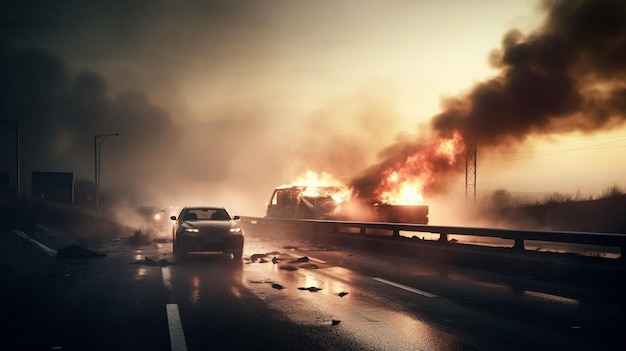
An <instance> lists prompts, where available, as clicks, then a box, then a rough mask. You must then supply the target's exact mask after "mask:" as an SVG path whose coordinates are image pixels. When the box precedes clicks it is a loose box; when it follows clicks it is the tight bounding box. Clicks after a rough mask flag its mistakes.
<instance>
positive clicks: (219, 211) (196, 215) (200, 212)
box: [170, 207, 244, 259]
mask: <svg viewBox="0 0 626 351" xmlns="http://www.w3.org/2000/svg"><path fill="white" fill-rule="evenodd" d="M170 218H171V219H172V220H173V221H175V222H174V225H173V228H172V243H173V244H172V245H173V251H174V255H176V256H178V257H185V256H187V255H188V254H191V253H202V252H221V253H223V254H225V255H228V256H230V255H231V254H232V255H233V257H234V258H235V259H241V256H242V254H243V241H244V240H243V237H244V234H243V229H242V228H241V226H240V225H239V216H235V217H234V218H231V217H230V215H229V214H228V212H227V211H226V209H224V208H223V207H185V208H183V209H182V210H181V212H180V214H179V215H178V217H176V216H172V217H170Z"/></svg>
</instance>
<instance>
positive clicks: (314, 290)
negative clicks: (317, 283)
mask: <svg viewBox="0 0 626 351" xmlns="http://www.w3.org/2000/svg"><path fill="white" fill-rule="evenodd" d="M298 290H308V291H309V292H318V291H320V290H322V289H320V288H317V287H314V286H310V287H308V288H302V287H300V288H298Z"/></svg>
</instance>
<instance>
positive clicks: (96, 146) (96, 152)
mask: <svg viewBox="0 0 626 351" xmlns="http://www.w3.org/2000/svg"><path fill="white" fill-rule="evenodd" d="M119 135H120V134H119V133H110V134H99V135H94V137H93V160H94V183H95V187H96V189H95V196H96V211H97V212H98V213H100V145H101V144H102V143H103V142H104V141H105V140H106V139H107V138H108V137H110V136H119Z"/></svg>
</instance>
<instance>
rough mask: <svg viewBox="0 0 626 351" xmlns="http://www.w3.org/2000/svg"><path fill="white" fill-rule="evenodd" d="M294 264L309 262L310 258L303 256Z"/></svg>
mask: <svg viewBox="0 0 626 351" xmlns="http://www.w3.org/2000/svg"><path fill="white" fill-rule="evenodd" d="M294 262H309V258H308V257H307V256H303V257H300V258H298V259H296V260H295V261H294Z"/></svg>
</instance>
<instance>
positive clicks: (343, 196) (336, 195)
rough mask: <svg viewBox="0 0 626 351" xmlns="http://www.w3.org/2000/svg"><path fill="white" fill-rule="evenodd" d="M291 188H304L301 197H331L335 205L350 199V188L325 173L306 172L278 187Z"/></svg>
mask: <svg viewBox="0 0 626 351" xmlns="http://www.w3.org/2000/svg"><path fill="white" fill-rule="evenodd" d="M292 186H301V187H304V191H303V193H302V195H303V196H331V197H332V198H333V200H335V202H337V203H343V202H346V201H348V200H350V198H351V197H352V189H351V188H349V187H348V186H346V185H345V184H343V183H342V182H341V181H340V180H338V179H337V178H335V177H333V176H332V175H330V174H328V173H326V172H320V173H317V172H315V171H312V170H306V171H304V172H302V173H301V174H299V175H298V176H296V177H295V178H294V179H293V180H292V181H291V182H290V183H289V185H282V186H280V187H281V188H288V187H292Z"/></svg>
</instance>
